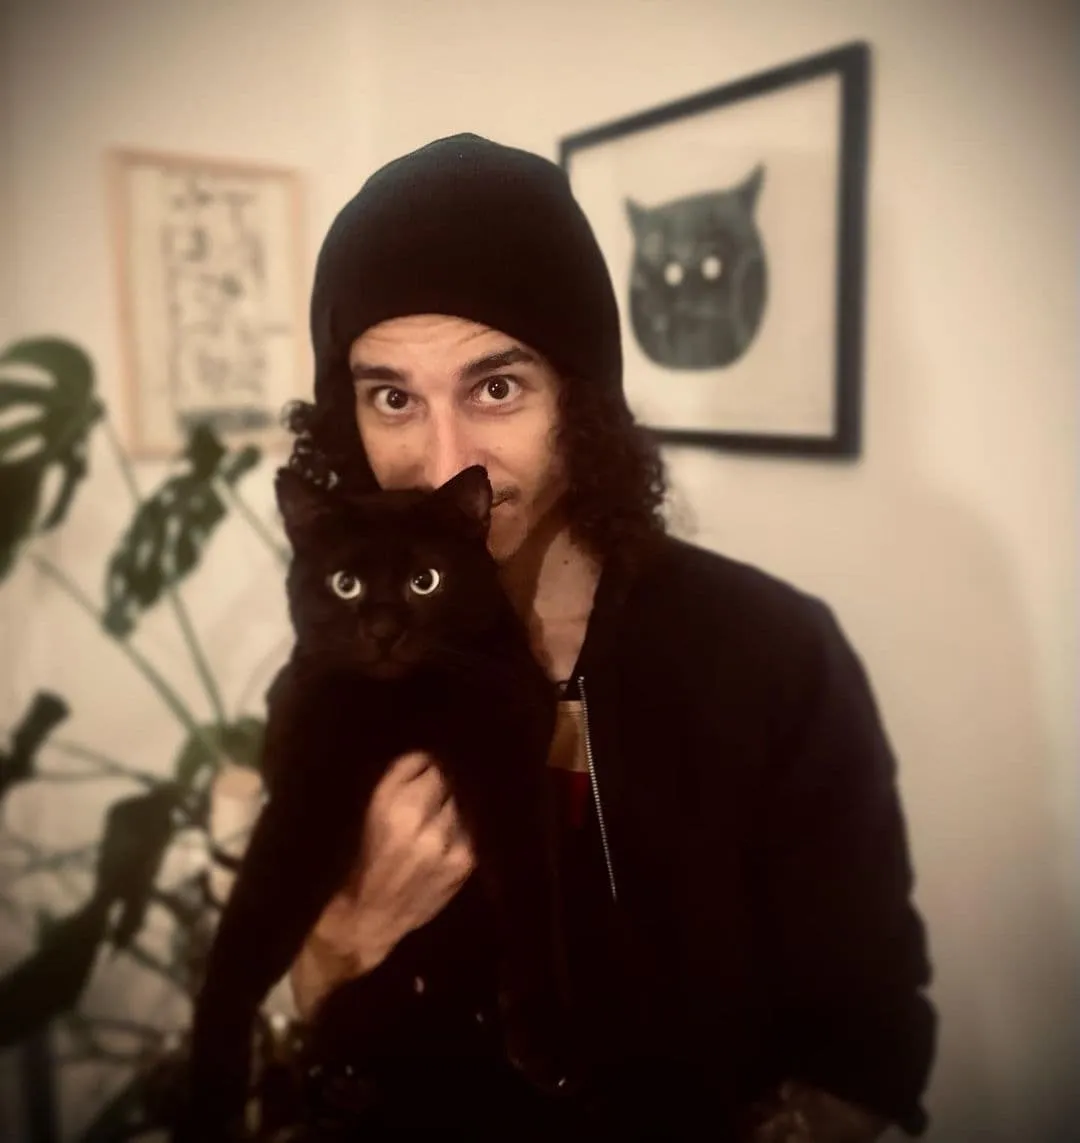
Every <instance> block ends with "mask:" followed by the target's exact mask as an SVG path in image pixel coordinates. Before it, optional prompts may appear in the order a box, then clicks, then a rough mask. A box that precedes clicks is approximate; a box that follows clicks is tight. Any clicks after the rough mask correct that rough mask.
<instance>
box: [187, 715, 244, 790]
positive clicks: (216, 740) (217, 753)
mask: <svg viewBox="0 0 1080 1143" xmlns="http://www.w3.org/2000/svg"><path fill="white" fill-rule="evenodd" d="M265 731H266V723H265V722H263V720H262V719H261V718H253V717H251V716H245V717H244V718H238V719H237V720H236V721H235V722H230V723H227V724H226V725H225V726H217V725H212V726H211V725H207V726H203V727H201V728H200V733H199V734H198V735H194V734H193V735H192V736H191V737H190V738H189V739H188V740H187V742H186V743H185V745H184V748H183V749H182V750H181V751H180V756H179V757H178V758H177V760H176V781H177V783H178V784H179V785H180V786H182V787H183V788H184V789H185V790H191V789H194V787H195V786H196V785H197V783H198V781H199V778H200V777H201V776H202V774H203V772H204V771H205V770H210V771H214V770H216V769H217V767H218V762H219V760H220V758H221V756H222V755H225V756H226V757H227V758H229V759H230V760H231V761H233V762H235V763H236V764H237V765H238V766H248V767H250V768H251V769H253V770H254V769H258V766H259V757H260V755H261V753H262V743H263V734H264V733H265Z"/></svg>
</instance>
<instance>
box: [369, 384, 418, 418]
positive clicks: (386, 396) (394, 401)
mask: <svg viewBox="0 0 1080 1143" xmlns="http://www.w3.org/2000/svg"><path fill="white" fill-rule="evenodd" d="M370 399H371V403H372V404H373V405H374V406H375V408H376V409H378V410H379V411H380V412H382V413H400V412H401V410H402V409H405V408H408V405H409V394H408V393H406V392H405V390H404V389H395V388H394V387H393V386H391V385H386V386H384V387H383V388H381V389H374V390H372V393H371V398H370Z"/></svg>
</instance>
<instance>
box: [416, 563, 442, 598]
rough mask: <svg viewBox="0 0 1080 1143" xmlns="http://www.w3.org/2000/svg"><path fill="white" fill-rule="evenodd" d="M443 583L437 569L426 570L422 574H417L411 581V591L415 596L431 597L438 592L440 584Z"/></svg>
mask: <svg viewBox="0 0 1080 1143" xmlns="http://www.w3.org/2000/svg"><path fill="white" fill-rule="evenodd" d="M441 583H442V576H441V575H440V574H439V572H438V571H437V570H436V569H435V568H425V569H424V570H423V571H422V572H417V573H416V575H414V576H413V577H412V579H411V580H409V590H410V591H411V592H412V593H413V594H414V595H431V593H432V592H433V591H436V590H437V589H438V587H439V584H441Z"/></svg>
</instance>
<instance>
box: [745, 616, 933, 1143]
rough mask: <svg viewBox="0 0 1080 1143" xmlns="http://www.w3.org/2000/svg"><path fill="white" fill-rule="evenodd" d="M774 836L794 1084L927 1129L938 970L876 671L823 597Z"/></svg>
mask: <svg viewBox="0 0 1080 1143" xmlns="http://www.w3.org/2000/svg"><path fill="white" fill-rule="evenodd" d="M811 619H812V622H811V624H810V627H809V639H808V640H807V642H806V643H805V644H804V647H803V650H804V653H803V654H801V655H799V656H798V657H797V661H798V667H797V672H798V674H799V678H798V679H797V681H796V683H795V684H794V692H793V697H792V702H791V704H790V708H789V709H791V711H792V714H791V716H790V717H789V718H788V720H787V723H786V725H785V726H784V727H783V728H782V730H781V732H780V735H779V737H778V739H777V741H776V747H775V756H774V768H773V769H772V781H771V784H770V789H769V794H768V807H769V812H768V815H767V824H766V825H765V827H764V836H763V839H762V840H763V844H764V858H765V860H764V862H763V868H764V869H765V871H766V889H765V891H766V896H767V906H768V907H767V910H766V913H767V916H768V925H769V928H770V933H769V936H770V947H771V948H772V950H773V957H774V980H775V987H776V990H777V992H778V993H779V995H778V996H777V997H776V999H777V1001H778V1003H779V1007H780V1012H781V1021H782V1024H783V1027H784V1032H785V1035H784V1039H785V1042H786V1043H787V1044H788V1045H789V1047H790V1057H789V1058H790V1059H791V1061H792V1064H793V1069H794V1072H795V1075H794V1076H793V1078H796V1079H801V1080H804V1081H806V1082H808V1083H810V1084H814V1085H816V1086H818V1087H820V1088H822V1089H824V1090H826V1091H829V1092H832V1093H834V1094H835V1095H837V1096H839V1097H840V1098H842V1099H845V1100H848V1101H851V1102H853V1103H857V1104H861V1105H863V1106H865V1107H867V1108H868V1109H870V1110H872V1111H875V1112H878V1113H880V1114H881V1115H883V1116H885V1117H887V1118H888V1119H890V1120H891V1121H893V1122H895V1123H897V1124H899V1125H900V1126H901V1127H902V1128H903V1129H904V1130H905V1131H906V1132H907V1133H908V1134H910V1135H917V1134H922V1133H923V1132H924V1131H925V1130H926V1126H927V1117H926V1114H925V1112H924V1110H923V1108H922V1106H921V1102H920V1101H921V1098H922V1095H923V1092H924V1089H925V1087H926V1084H927V1080H928V1077H929V1073H930V1067H931V1062H932V1059H933V1055H934V1047H935V1032H936V1015H935V1012H934V1009H933V1007H932V1006H931V1004H930V1002H929V1001H928V999H927V997H926V995H925V990H926V987H927V985H928V984H929V982H930V964H929V959H928V953H927V943H926V935H925V931H924V927H923V924H922V921H921V919H920V917H919V915H918V913H917V912H916V910H915V908H914V905H913V902H912V889H913V878H912V870H911V863H910V859H909V854H908V845H907V838H906V829H905V823H904V818H903V812H902V809H901V805H900V799H899V794H898V791H897V787H896V780H895V779H896V764H895V761H894V758H893V755H892V752H891V750H890V747H889V744H888V742H887V740H886V736H885V732H884V729H883V727H882V724H881V719H880V717H879V714H878V711H877V708H876V704H875V702H874V698H873V695H872V693H871V688H870V684H869V681H868V679H867V677H866V673H865V671H864V669H863V667H862V664H861V663H860V661H859V659H858V657H857V656H856V654H855V653H854V651H853V650H852V648H851V647H850V645H849V644H848V642H847V640H846V639H845V637H844V635H843V633H842V632H841V630H840V628H839V627H838V625H837V623H836V621H835V620H834V618H833V616H832V614H831V612H830V611H829V610H828V609H827V608H826V607H825V606H823V605H822V604H820V603H819V602H817V601H814V602H813V604H812V608H811Z"/></svg>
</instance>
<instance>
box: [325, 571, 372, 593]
mask: <svg viewBox="0 0 1080 1143" xmlns="http://www.w3.org/2000/svg"><path fill="white" fill-rule="evenodd" d="M326 582H327V583H328V584H329V585H330V590H331V591H332V592H333V593H334V594H335V595H336V596H337V597H338V599H359V598H360V596H361V595H363V593H364V584H363V581H362V580H359V579H357V577H356V576H354V575H353V574H352V573H351V572H346V571H339V572H334V574H333V575H332V576H330V578H329V579H328V580H327V581H326Z"/></svg>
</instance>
